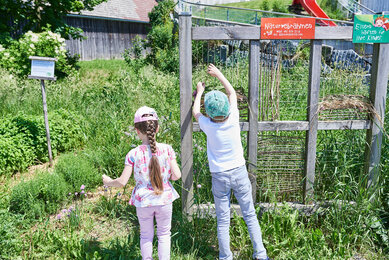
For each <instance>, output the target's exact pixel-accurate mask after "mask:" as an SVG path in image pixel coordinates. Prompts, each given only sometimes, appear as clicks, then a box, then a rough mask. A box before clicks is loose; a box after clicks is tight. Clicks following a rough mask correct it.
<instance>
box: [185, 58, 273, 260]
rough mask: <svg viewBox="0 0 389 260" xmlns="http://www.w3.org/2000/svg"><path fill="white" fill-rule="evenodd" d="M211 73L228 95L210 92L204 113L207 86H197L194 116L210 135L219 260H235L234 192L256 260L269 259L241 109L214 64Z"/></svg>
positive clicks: (208, 152)
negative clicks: (244, 143)
mask: <svg viewBox="0 0 389 260" xmlns="http://www.w3.org/2000/svg"><path fill="white" fill-rule="evenodd" d="M207 72H208V74H209V75H211V76H212V77H216V78H217V79H219V80H220V82H221V83H222V84H223V86H224V88H225V90H226V92H227V95H228V98H227V96H226V95H225V94H224V93H222V92H220V91H211V92H209V93H207V94H206V95H205V97H204V105H205V111H206V113H207V115H208V116H209V117H205V116H204V115H203V114H202V113H201V112H200V100H201V96H202V94H203V92H204V85H203V84H202V83H201V82H199V83H198V84H197V95H196V98H195V101H194V103H193V111H192V112H193V116H194V117H195V118H196V120H197V121H198V122H199V125H200V129H201V130H202V131H203V132H204V133H205V134H206V135H207V154H208V161H209V168H210V171H211V173H212V193H213V197H214V200H215V208H216V217H217V237H218V241H219V259H226V260H230V259H232V258H233V257H232V252H231V250H230V235H229V228H230V194H231V189H232V190H233V191H234V194H235V197H236V199H237V200H238V202H239V205H240V208H241V210H242V214H243V218H244V220H245V222H246V225H247V228H248V231H249V234H250V238H251V241H252V243H253V247H254V254H253V258H254V259H263V260H265V259H269V258H268V257H267V254H266V249H265V247H264V246H263V243H262V234H261V228H260V227H259V223H258V219H257V215H256V214H255V209H254V203H253V199H252V194H251V183H250V180H249V178H248V173H247V169H246V162H245V159H244V157H243V148H242V142H241V138H240V126H239V110H238V103H237V97H236V93H235V90H234V88H233V87H232V86H231V84H230V82H228V80H227V79H226V78H225V77H224V75H223V74H222V73H221V72H220V71H219V69H218V68H216V67H215V66H214V65H213V64H210V65H209V67H208V71H207Z"/></svg>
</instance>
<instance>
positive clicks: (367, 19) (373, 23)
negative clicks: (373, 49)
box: [353, 14, 389, 43]
mask: <svg viewBox="0 0 389 260" xmlns="http://www.w3.org/2000/svg"><path fill="white" fill-rule="evenodd" d="M353 42H354V43H389V15H376V14H375V15H373V14H372V15H370V14H358V15H355V16H354V29H353Z"/></svg>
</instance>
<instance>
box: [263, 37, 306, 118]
mask: <svg viewBox="0 0 389 260" xmlns="http://www.w3.org/2000/svg"><path fill="white" fill-rule="evenodd" d="M305 48H309V45H306V42H303V41H290V40H289V41H286V40H271V41H267V40H261V53H260V71H259V75H260V76H259V78H260V81H259V96H260V98H259V120H260V121H274V120H305V119H306V107H307V88H306V86H307V85H308V63H307V61H306V60H304V58H306V57H304V54H302V53H303V52H304V51H305Z"/></svg>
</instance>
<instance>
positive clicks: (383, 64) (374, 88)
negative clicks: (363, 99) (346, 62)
mask: <svg viewBox="0 0 389 260" xmlns="http://www.w3.org/2000/svg"><path fill="white" fill-rule="evenodd" d="M388 73H389V44H379V43H375V44H374V47H373V64H372V73H371V83H370V101H371V102H372V104H373V105H374V108H375V110H376V112H377V114H375V115H374V114H373V115H371V119H372V124H371V128H370V129H368V130H367V135H366V149H365V156H366V161H365V168H364V169H365V173H366V174H368V176H369V177H368V181H367V187H368V188H369V189H374V187H375V186H376V184H377V179H378V176H379V173H380V171H379V169H380V167H379V163H380V159H381V144H382V134H383V129H384V117H385V104H386V94H387V85H388Z"/></svg>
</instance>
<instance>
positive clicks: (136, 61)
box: [123, 35, 146, 73]
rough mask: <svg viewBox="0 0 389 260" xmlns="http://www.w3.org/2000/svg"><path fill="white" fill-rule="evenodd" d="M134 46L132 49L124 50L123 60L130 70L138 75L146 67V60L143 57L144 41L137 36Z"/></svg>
mask: <svg viewBox="0 0 389 260" xmlns="http://www.w3.org/2000/svg"><path fill="white" fill-rule="evenodd" d="M132 44H133V46H132V47H131V48H130V49H126V50H124V53H123V58H124V60H125V62H126V63H127V64H128V65H129V66H130V68H132V69H133V70H134V71H135V72H136V73H138V72H139V70H140V69H141V68H142V67H143V66H145V65H146V62H145V59H144V58H143V57H142V51H143V49H144V46H143V45H144V40H143V39H141V38H140V37H139V36H138V35H137V36H136V37H135V40H134V41H133V43H132Z"/></svg>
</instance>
